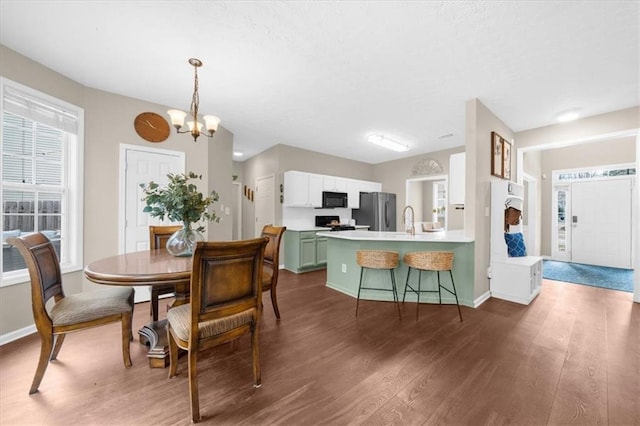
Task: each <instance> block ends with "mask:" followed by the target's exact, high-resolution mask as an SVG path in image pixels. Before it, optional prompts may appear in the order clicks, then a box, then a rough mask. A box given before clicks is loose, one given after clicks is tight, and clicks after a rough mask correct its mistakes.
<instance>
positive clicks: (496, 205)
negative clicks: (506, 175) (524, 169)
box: [489, 180, 542, 305]
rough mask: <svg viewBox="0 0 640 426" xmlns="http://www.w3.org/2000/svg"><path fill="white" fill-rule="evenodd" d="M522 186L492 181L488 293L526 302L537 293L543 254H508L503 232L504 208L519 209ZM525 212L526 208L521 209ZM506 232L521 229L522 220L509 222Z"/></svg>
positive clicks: (517, 301)
mask: <svg viewBox="0 0 640 426" xmlns="http://www.w3.org/2000/svg"><path fill="white" fill-rule="evenodd" d="M523 196H524V187H523V186H522V185H519V184H517V183H515V182H509V181H505V180H500V181H493V182H491V239H490V248H491V260H490V274H489V275H490V284H489V287H490V290H491V297H497V298H499V299H504V300H509V301H511V302H516V303H522V304H524V305H528V304H529V303H531V301H532V300H533V299H534V298H535V297H536V296H537V295H538V293H540V287H541V284H542V258H541V257H540V256H522V257H509V255H508V251H507V243H506V242H505V239H504V234H505V210H506V208H507V207H515V208H517V209H518V210H520V211H522V208H523V207H522V206H523ZM523 214H526V212H523ZM509 232H511V233H515V232H522V220H521V221H520V224H518V225H510V227H509Z"/></svg>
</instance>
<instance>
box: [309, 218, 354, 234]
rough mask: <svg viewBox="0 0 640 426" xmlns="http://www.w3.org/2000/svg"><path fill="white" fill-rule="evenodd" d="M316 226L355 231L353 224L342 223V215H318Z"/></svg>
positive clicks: (332, 229)
mask: <svg viewBox="0 0 640 426" xmlns="http://www.w3.org/2000/svg"><path fill="white" fill-rule="evenodd" d="M316 226H319V227H323V228H329V229H330V230H331V231H353V230H355V229H356V227H355V226H353V225H347V224H340V216H316Z"/></svg>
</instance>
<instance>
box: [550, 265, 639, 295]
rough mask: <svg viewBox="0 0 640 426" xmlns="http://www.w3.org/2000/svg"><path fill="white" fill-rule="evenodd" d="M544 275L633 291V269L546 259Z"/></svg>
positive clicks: (551, 278) (557, 279)
mask: <svg viewBox="0 0 640 426" xmlns="http://www.w3.org/2000/svg"><path fill="white" fill-rule="evenodd" d="M542 277H543V278H545V279H548V280H554V281H565V282H569V283H575V284H585V285H590V286H592V287H601V288H609V289H612V290H619V291H626V292H629V293H632V292H633V269H620V268H608V267H606V266H593V265H583V264H581V263H570V262H556V261H554V260H545V261H543V269H542Z"/></svg>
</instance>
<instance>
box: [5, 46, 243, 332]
mask: <svg viewBox="0 0 640 426" xmlns="http://www.w3.org/2000/svg"><path fill="white" fill-rule="evenodd" d="M0 49H1V50H0V56H1V57H2V66H1V68H0V74H1V75H2V76H3V77H6V78H9V79H11V80H13V81H16V82H18V83H21V84H24V85H26V86H29V87H32V88H34V89H36V90H39V91H41V92H44V93H47V94H49V95H51V96H54V97H57V98H59V99H62V100H64V101H67V102H70V103H72V104H75V105H77V106H80V107H82V108H84V109H85V141H84V143H85V144H84V264H85V265H86V264H87V263H89V262H91V261H94V260H96V259H99V258H102V257H106V256H112V255H115V254H117V253H118V244H119V237H118V234H119V232H118V231H119V223H118V213H119V211H120V209H121V208H122V207H121V206H119V161H120V159H119V153H120V144H123V143H124V144H131V145H140V146H145V147H154V148H162V149H168V150H176V151H183V152H185V153H186V167H187V170H191V171H194V172H196V173H202V174H203V175H204V176H206V180H205V182H203V185H201V190H202V191H208V190H209V187H212V188H211V189H216V190H217V191H218V192H220V194H221V196H222V198H221V201H220V203H221V204H224V205H228V204H229V203H230V199H229V197H230V196H231V190H232V189H231V174H232V173H231V170H232V164H231V162H232V157H231V151H232V145H233V135H232V134H231V133H229V132H227V131H226V130H224V129H222V128H221V130H220V131H219V134H217V135H216V136H215V137H214V138H213V140H211V141H208V140H207V138H204V139H203V137H201V138H200V139H199V140H198V142H196V143H194V142H193V140H190V139H189V137H188V136H187V135H177V134H175V133H172V134H171V136H170V137H169V139H168V140H167V141H165V142H163V143H161V144H150V143H148V142H146V141H144V140H142V139H141V138H140V137H139V136H138V135H137V134H136V133H135V130H134V128H133V120H134V118H135V117H136V115H137V114H139V113H140V112H143V111H153V112H157V113H159V114H163V115H164V114H165V112H166V110H167V109H168V108H167V107H166V106H162V105H157V104H152V103H148V102H144V101H141V100H137V99H133V98H128V97H125V96H120V95H116V94H112V93H107V92H103V91H100V90H96V89H92V88H87V87H84V86H82V85H80V84H78V83H76V82H73V81H72V80H69V79H68V78H66V77H64V76H62V75H60V74H57V73H55V72H53V71H52V70H50V69H48V68H45V67H43V66H41V65H40V64H38V63H36V62H34V61H32V60H30V59H28V58H25V57H24V56H21V55H19V54H17V53H16V52H14V51H12V50H10V49H7V48H6V47H4V46H0ZM216 207H219V205H218V204H217V205H216ZM227 235H228V236H230V235H231V221H230V220H223V221H222V222H221V223H220V224H212V225H210V227H209V237H211V236H214V237H220V238H221V239H226V238H227ZM64 286H65V291H66V292H67V293H69V294H72V293H76V292H79V291H81V290H83V289H85V290H86V289H91V288H92V287H94V284H91V283H89V282H88V281H86V280H85V279H84V276H83V273H82V272H81V271H79V272H74V273H70V274H65V276H64ZM32 324H33V317H32V314H31V299H30V289H29V285H28V283H23V284H17V285H12V286H8V287H2V288H0V335H5V334H6V333H9V332H13V331H16V330H19V329H22V328H24V327H27V326H30V325H32Z"/></svg>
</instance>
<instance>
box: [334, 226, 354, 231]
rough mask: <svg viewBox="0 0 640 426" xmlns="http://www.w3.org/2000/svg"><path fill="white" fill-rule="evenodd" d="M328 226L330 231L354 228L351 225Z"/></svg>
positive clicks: (351, 229)
mask: <svg viewBox="0 0 640 426" xmlns="http://www.w3.org/2000/svg"><path fill="white" fill-rule="evenodd" d="M330 228H331V230H332V231H355V229H356V227H355V226H353V225H334V226H331V227H330Z"/></svg>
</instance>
